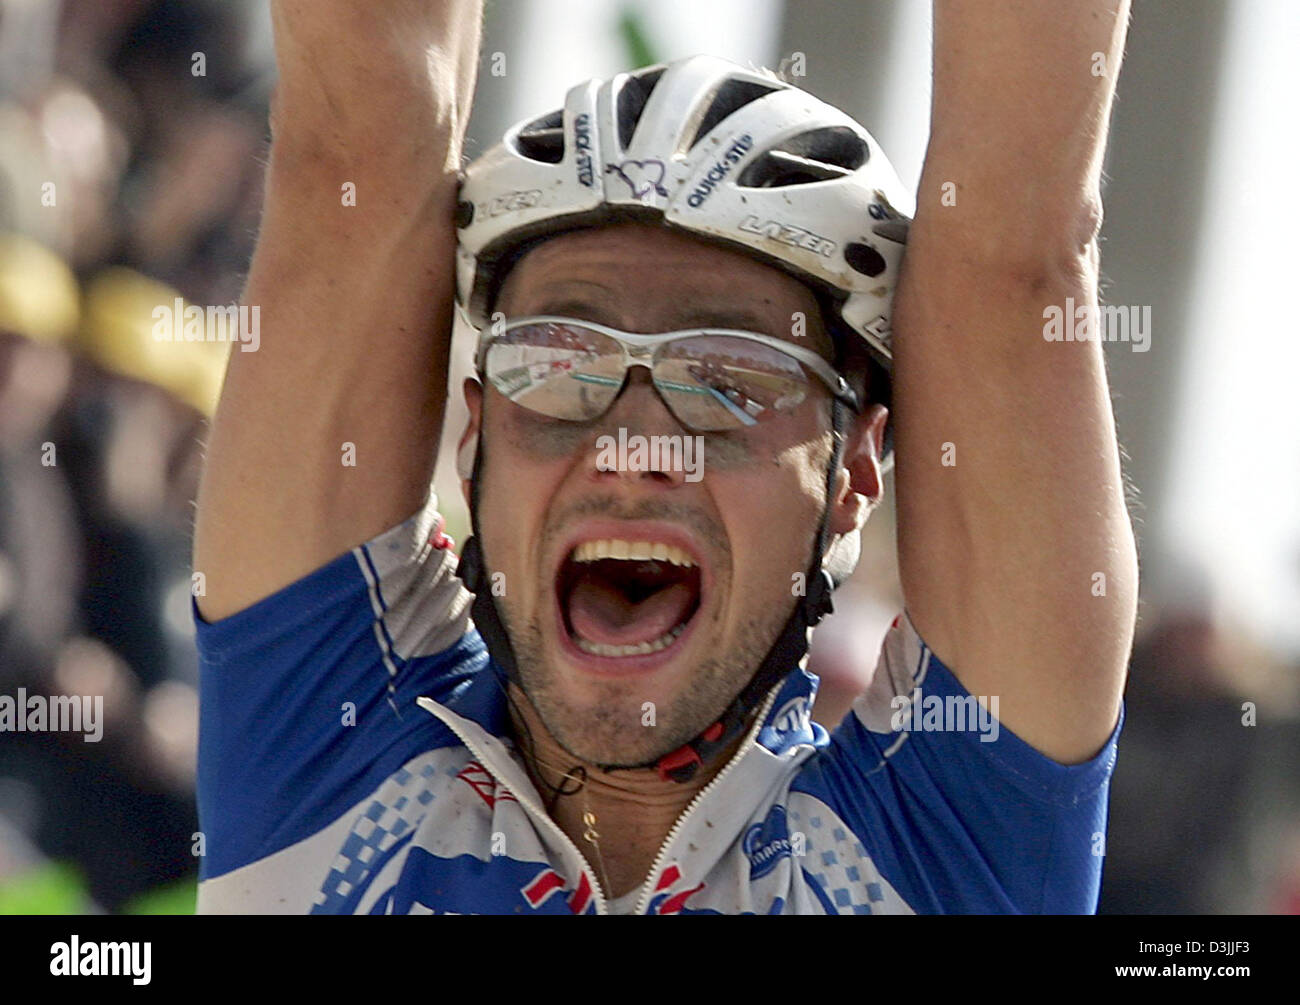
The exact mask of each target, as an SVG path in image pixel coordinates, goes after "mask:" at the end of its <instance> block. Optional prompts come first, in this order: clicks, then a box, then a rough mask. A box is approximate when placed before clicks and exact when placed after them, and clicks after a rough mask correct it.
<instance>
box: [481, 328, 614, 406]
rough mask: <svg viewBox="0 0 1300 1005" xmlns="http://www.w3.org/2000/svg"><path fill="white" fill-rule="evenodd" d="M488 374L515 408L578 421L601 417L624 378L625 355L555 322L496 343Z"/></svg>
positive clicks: (516, 331) (591, 334) (599, 338)
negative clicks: (515, 405)
mask: <svg viewBox="0 0 1300 1005" xmlns="http://www.w3.org/2000/svg"><path fill="white" fill-rule="evenodd" d="M484 371H485V373H486V376H487V379H488V380H489V381H490V382H491V383H492V386H493V387H495V388H496V389H497V390H498V391H500V392H501V393H502V394H503V395H505V396H506V397H507V398H509V399H510V400H511V401H513V402H514V403H515V404H517V405H522V406H523V407H524V408H528V409H531V410H532V411H534V412H540V413H541V414H542V415H549V416H551V417H552V418H555V419H568V420H571V421H578V422H584V421H587V420H590V419H594V418H596V417H597V416H599V415H601V414H603V413H604V412H605V410H606V409H607V408H609V406H610V405H611V404H612V403H613V401H614V399H615V398H616V397H618V392H619V389H620V388H622V386H623V378H624V376H625V373H624V369H623V351H622V349H621V347H620V346H619V344H618V343H617V342H615V341H614V340H613V339H612V338H609V337H608V336H607V335H602V334H601V333H600V332H595V331H592V330H590V329H589V328H584V327H582V326H581V325H575V324H557V323H554V322H546V323H539V324H528V325H521V326H519V327H518V328H512V329H511V330H510V331H508V332H506V333H505V334H504V335H502V336H500V337H499V338H497V339H496V340H495V341H493V342H492V343H491V345H489V346H488V351H487V358H486V360H485V362H484Z"/></svg>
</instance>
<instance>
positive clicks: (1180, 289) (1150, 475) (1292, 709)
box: [0, 0, 1300, 913]
mask: <svg viewBox="0 0 1300 1005" xmlns="http://www.w3.org/2000/svg"><path fill="white" fill-rule="evenodd" d="M928 7H929V5H928V4H927V3H924V2H921V0H784V2H783V0H715V2H711V3H710V4H707V5H705V4H698V3H693V2H690V0H672V2H665V0H660V2H655V3H651V2H649V0H638V2H632V0H628V2H618V0H563V2H561V0H496V2H492V0H489V3H488V11H487V26H486V35H485V39H484V46H483V63H482V66H481V69H480V77H479V90H478V97H477V100H476V106H475V110H474V118H473V121H472V124H471V131H470V139H469V143H468V147H467V151H466V153H467V156H469V157H473V156H474V155H476V154H477V153H479V152H481V151H482V150H484V149H486V147H487V146H489V145H490V144H491V143H492V142H494V141H495V138H496V137H497V136H499V135H500V133H501V131H502V130H503V129H504V128H505V127H506V126H507V125H509V124H510V123H511V122H513V121H515V120H517V119H519V118H521V117H523V116H525V115H530V114H534V113H538V112H542V111H545V110H548V109H549V108H550V107H553V106H556V105H558V104H559V102H560V99H561V97H562V95H563V92H564V90H565V89H566V87H567V86H569V85H571V84H573V83H576V82H578V81H579V80H582V79H585V78H587V77H590V76H594V75H606V74H610V73H613V72H616V71H617V70H620V69H626V68H629V67H631V66H634V65H644V64H647V63H651V62H655V61H658V60H661V59H672V58H677V57H679V56H683V55H686V54H689V53H692V52H697V51H712V52H715V53H717V54H719V55H723V56H728V57H731V58H733V59H737V60H739V61H742V62H749V63H753V64H755V65H764V66H768V67H771V68H778V67H779V68H783V69H784V70H785V71H786V73H787V75H788V77H789V79H791V80H792V81H793V82H795V83H797V84H800V85H801V86H804V87H807V88H808V89H809V90H812V91H813V92H814V93H817V94H819V95H820V96H822V97H824V98H826V99H827V100H829V101H832V102H834V103H836V104H838V105H840V106H841V107H843V108H845V109H846V110H847V111H849V112H850V113H851V114H854V115H855V116H856V117H858V118H859V119H860V120H861V121H862V122H863V123H864V124H866V125H867V127H868V128H869V129H871V130H872V132H873V133H874V134H875V135H876V137H877V138H878V139H879V140H880V141H881V143H882V144H883V146H884V148H885V150H886V151H887V152H888V153H889V155H890V157H891V159H892V160H893V161H894V163H895V165H896V166H897V167H898V169H899V172H900V174H901V175H902V176H903V178H904V180H905V181H907V182H909V183H911V184H915V182H916V180H917V178H918V177H919V174H920V168H921V163H922V159H923V157H924V152H925V138H926V133H927V128H928V121H929V11H928ZM1298 11H1300V8H1297V7H1296V6H1295V5H1293V4H1291V3H1290V2H1289V0H1235V2H1228V0H1196V2H1188V3H1183V4H1177V5H1174V4H1163V3H1155V2H1151V0H1145V2H1144V0H1136V2H1135V13H1134V21H1133V26H1132V29H1131V31H1130V36H1129V54H1128V57H1127V60H1126V63H1125V67H1124V71H1123V76H1122V78H1121V82H1120V94H1119V101H1118V104H1117V108H1116V114H1115V121H1114V132H1113V137H1112V142H1111V150H1110V153H1109V155H1108V161H1107V175H1108V181H1107V189H1106V225H1105V229H1104V237H1105V243H1104V245H1103V269H1104V271H1105V284H1104V290H1103V295H1104V299H1105V301H1106V302H1108V303H1115V304H1125V305H1139V306H1141V305H1149V306H1151V308H1152V317H1153V326H1152V327H1153V331H1152V340H1151V348H1150V350H1149V351H1148V352H1145V353H1135V352H1132V351H1131V349H1130V347H1129V346H1127V345H1122V344H1115V345H1111V346H1108V347H1107V354H1108V365H1109V367H1110V370H1111V375H1112V381H1113V385H1114V394H1115V401H1116V412H1117V418H1118V422H1119V428H1120V435H1121V439H1122V441H1123V443H1124V446H1125V449H1126V455H1127V460H1126V466H1127V473H1128V477H1129V478H1130V480H1131V482H1132V485H1133V499H1134V517H1135V520H1136V523H1137V529H1138V533H1139V536H1140V540H1141V548H1142V561H1143V606H1142V614H1141V623H1140V625H1139V637H1138V642H1137V645H1136V649H1135V652H1134V656H1133V662H1132V670H1131V679H1130V685H1129V689H1128V695H1127V705H1126V708H1127V713H1126V714H1127V723H1126V726H1125V730H1124V733H1123V736H1122V738H1121V742H1120V755H1119V763H1118V767H1117V770H1116V774H1115V779H1114V783H1113V786H1112V797H1111V826H1110V835H1109V844H1108V847H1107V848H1106V849H1105V850H1106V860H1105V870H1104V881H1103V891H1102V899H1101V910H1102V911H1103V912H1120V913H1127V912H1140V913H1183V912H1206V913H1219V912H1225V913H1229V912H1231V913H1236V912H1269V913H1277V912H1280V913H1300V422H1297V420H1296V417H1295V413H1294V410H1293V399H1294V392H1293V390H1292V385H1293V383H1294V373H1295V371H1296V368H1297V366H1298V365H1300V349H1298V348H1297V347H1298V346H1300V340H1297V339H1296V334H1297V323H1296V321H1295V320H1294V314H1293V312H1290V311H1288V310H1286V309H1285V306H1286V305H1285V297H1286V296H1287V293H1288V291H1289V288H1290V282H1289V281H1290V275H1289V269H1288V273H1287V275H1286V276H1284V275H1283V269H1284V268H1288V266H1289V265H1290V264H1292V263H1294V261H1295V253H1294V250H1293V248H1292V241H1293V235H1294V233H1295V232H1296V223H1297V220H1296V211H1295V209H1294V203H1295V200H1294V198H1292V196H1291V194H1290V193H1291V190H1292V188H1293V184H1294V183H1293V182H1292V181H1291V180H1290V178H1289V176H1284V175H1283V173H1282V172H1283V171H1284V170H1286V169H1287V168H1288V166H1293V165H1294V164H1295V163H1297V162H1298V161H1300V149H1297V141H1296V138H1295V131H1294V129H1293V128H1291V127H1290V126H1287V125H1286V123H1287V122H1293V121H1294V113H1293V111H1292V109H1291V108H1290V105H1291V104H1292V103H1293V101H1294V99H1295V96H1296V94H1297V93H1300V88H1297V86H1296V84H1297V81H1296V79H1295V73H1294V69H1293V62H1294V61H1293V57H1292V55H1291V53H1290V52H1288V51H1286V46H1287V45H1288V44H1289V43H1288V41H1287V40H1288V39H1289V40H1294V39H1295V38H1297V37H1300V13H1298ZM273 83H274V67H273V63H272V48H271V36H270V23H269V17H268V14H267V10H266V0H220V2H208V0H0V694H8V695H16V694H17V692H18V689H19V688H25V689H26V691H27V693H28V694H48V695H54V694H85V695H102V696H103V697H104V716H105V728H104V736H103V740H102V741H101V742H99V743H86V742H84V741H83V738H82V736H81V734H59V733H0V913H13V912H52V913H82V912H110V913H117V912H164V913H181V912H187V911H192V910H193V904H194V884H195V881H196V875H197V864H196V863H197V859H196V858H195V856H194V854H193V846H194V842H193V837H194V835H195V832H196V831H197V830H198V824H197V819H196V816H195V810H194V791H193V786H194V752H195V742H196V729H197V702H196V673H197V663H196V657H195V653H194V649H193V643H192V634H193V633H192V626H191V622H190V605H189V601H190V569H189V538H190V533H191V527H192V505H193V499H194V497H195V491H196V485H197V478H198V472H199V465H200V461H201V452H202V443H203V438H204V430H205V422H206V418H207V416H208V415H210V414H211V411H212V408H213V406H214V404H215V401H216V398H217V395H218V392H219V389H220V382H221V377H222V372H223V368H224V362H225V351H224V350H225V346H222V345H216V344H204V343H167V342H162V343H160V342H157V341H155V340H154V339H153V338H152V337H151V331H152V318H151V312H152V310H153V308H154V307H155V306H158V305H160V304H170V303H172V301H173V299H174V298H176V297H183V298H184V299H185V300H186V301H187V302H189V303H193V304H200V305H219V304H229V303H232V302H234V301H235V300H236V299H237V298H238V296H239V294H240V289H241V285H242V281H243V276H244V273H245V270H246V268H247V263H248V261H249V257H250V255H251V252H252V249H253V246H254V242H255V237H256V228H257V221H258V213H259V205H260V199H261V173H262V166H263V163H264V159H265V154H266V140H267V136H266V111H267V103H268V100H269V96H270V93H271V89H272V87H273ZM1009 184H1010V185H1014V184H1015V182H1014V179H1011V180H1009ZM1284 241H1285V243H1284ZM457 340H458V343H457V348H458V352H457V354H456V364H455V367H454V370H455V372H454V373H453V377H452V382H451V386H452V387H453V388H459V386H460V378H461V376H463V375H464V373H465V372H466V369H467V367H468V365H469V351H468V344H467V342H466V338H465V333H463V332H459V333H458V335H457ZM453 398H455V399H458V398H459V394H458V393H457V394H455V395H453ZM463 421H464V410H463V405H462V403H461V402H459V400H457V401H455V407H454V408H453V409H452V410H451V412H450V414H449V418H448V422H447V425H446V428H445V430H444V440H445V441H446V440H450V439H451V438H453V437H454V436H456V435H458V434H459V432H460V430H461V427H462V424H463ZM268 435H274V433H273V431H270V432H268ZM412 447H413V449H430V450H432V449H434V447H435V444H434V443H432V442H430V443H427V444H425V445H424V446H423V447H421V446H420V445H419V444H413V445H412ZM452 454H453V451H452V450H451V449H445V450H444V454H443V456H444V458H450V457H451V456H452ZM436 487H437V490H438V492H439V496H440V498H441V500H442V502H443V509H444V511H445V513H446V515H447V520H448V527H449V530H450V531H451V532H452V534H453V536H454V537H456V538H457V539H459V540H463V538H464V535H465V529H466V526H467V519H466V516H465V513H464V509H463V505H462V502H461V499H460V495H459V490H458V487H457V483H456V480H455V476H454V473H453V472H452V471H451V470H450V466H449V464H444V466H443V469H441V470H440V473H439V476H438V479H437V483H436ZM1008 491H1013V487H1008ZM935 560H936V561H942V556H936V559H935ZM900 607H901V593H900V590H899V587H898V582H897V569H896V558H895V547H894V525H893V519H892V506H886V507H885V508H884V509H883V511H882V512H881V513H879V514H878V515H877V516H876V517H874V518H873V520H872V521H871V523H870V524H869V525H868V533H867V535H866V539H865V542H864V557H863V561H862V562H861V564H860V566H859V572H858V574H857V576H856V578H855V580H854V581H853V582H852V583H850V584H849V585H848V586H847V587H846V588H845V589H844V591H843V593H842V594H841V595H839V596H837V608H838V609H839V613H837V614H836V615H834V616H833V618H832V619H831V621H830V622H828V623H827V624H826V625H825V626H824V627H823V628H821V629H819V630H818V632H817V635H816V642H815V646H814V656H813V664H814V669H815V670H817V672H819V673H820V674H821V675H822V676H823V688H822V695H821V697H820V698H819V703H818V708H817V717H818V718H819V720H820V721H822V722H823V723H828V724H833V723H834V722H835V721H836V720H837V719H838V717H839V716H840V715H842V714H843V712H844V710H845V709H846V708H847V706H848V703H849V702H850V701H851V700H852V697H853V695H854V694H855V693H856V692H857V691H859V690H861V689H862V688H863V687H864V686H865V684H866V682H867V680H868V679H869V677H870V674H871V672H872V670H873V668H874V664H875V658H876V654H877V652H878V649H879V643H880V639H881V637H882V636H883V634H884V631H885V629H886V628H887V626H888V624H889V622H890V620H891V619H892V618H893V617H894V615H895V614H896V613H897V611H898V610H899V609H900Z"/></svg>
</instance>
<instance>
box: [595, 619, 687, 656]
mask: <svg viewBox="0 0 1300 1005" xmlns="http://www.w3.org/2000/svg"><path fill="white" fill-rule="evenodd" d="M685 630H686V624H685V622H683V623H682V624H680V625H678V626H677V627H676V628H674V629H673V630H672V631H670V632H665V633H664V634H663V635H660V636H659V638H657V639H655V640H654V641H653V642H638V643H637V644H636V645H634V646H609V645H606V644H605V643H603V642H589V641H587V640H586V639H584V638H583V637H582V636H581V635H574V636H573V642H574V644H575V645H576V646H577V647H578V648H579V649H581V650H582V651H583V652H584V653H590V654H591V655H592V656H645V655H647V654H649V653H657V652H658V651H659V650H660V649H664V648H666V647H668V646H670V645H672V644H673V640H674V639H676V638H677V636H679V635H681V634H682V632H683V631H685Z"/></svg>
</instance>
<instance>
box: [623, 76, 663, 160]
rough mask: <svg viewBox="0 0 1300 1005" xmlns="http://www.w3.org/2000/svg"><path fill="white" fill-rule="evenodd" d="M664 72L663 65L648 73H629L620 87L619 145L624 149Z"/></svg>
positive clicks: (630, 140) (629, 141) (630, 139)
mask: <svg viewBox="0 0 1300 1005" xmlns="http://www.w3.org/2000/svg"><path fill="white" fill-rule="evenodd" d="M663 73H664V68H663V67H662V66H661V67H659V68H658V69H657V70H650V71H648V72H646V73H636V74H629V75H628V76H627V78H626V79H625V80H624V81H623V85H622V86H621V87H620V88H619V89H618V99H617V109H618V145H619V147H621V148H622V149H624V150H626V149H627V147H628V144H630V143H631V142H632V134H633V133H635V132H636V127H637V123H639V122H640V121H641V113H642V112H644V111H645V105H646V102H647V101H649V100H650V94H651V93H652V92H653V91H654V89H655V85H656V84H658V83H659V78H660V77H662V76H663Z"/></svg>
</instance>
